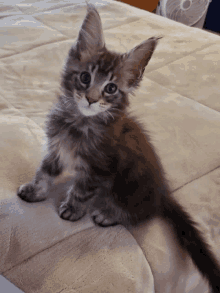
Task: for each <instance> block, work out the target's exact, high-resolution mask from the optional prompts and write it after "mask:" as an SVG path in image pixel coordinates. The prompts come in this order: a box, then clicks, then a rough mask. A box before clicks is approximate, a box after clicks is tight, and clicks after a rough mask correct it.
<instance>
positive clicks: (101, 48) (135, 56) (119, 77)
mask: <svg viewBox="0 0 220 293" xmlns="http://www.w3.org/2000/svg"><path fill="white" fill-rule="evenodd" d="M158 39H159V38H150V39H148V40H147V41H144V42H143V43H141V44H140V45H138V46H137V47H135V48H134V49H133V50H131V51H130V52H129V53H125V54H119V53H115V52H111V51H108V50H107V49H106V47H105V42H104V37H103V32H102V25H101V19H100V16H99V14H98V12H97V10H96V9H95V7H94V6H93V5H87V15H86V17H85V19H84V22H83V24H82V27H81V29H80V32H79V35H78V39H77V41H76V43H75V45H74V46H73V47H72V48H71V50H70V52H69V55H68V58H67V62H66V64H65V67H64V71H63V81H62V88H63V90H64V93H65V98H66V99H68V103H67V104H68V105H69V106H71V105H72V106H74V107H76V108H77V110H78V113H80V114H81V115H82V116H84V117H97V116H98V117H100V118H103V119H104V120H108V119H110V118H114V117H116V116H118V115H120V113H122V111H123V110H124V109H125V107H126V106H127V105H128V94H129V93H131V92H132V91H133V90H134V89H135V88H136V87H137V86H138V85H139V83H140V81H141V79H142V75H143V72H144V69H145V67H146V65H147V64H148V62H149V60H150V58H151V56H152V54H153V51H154V50H155V48H156V45H157V41H158ZM71 99H72V104H71ZM71 108H72V107H71Z"/></svg>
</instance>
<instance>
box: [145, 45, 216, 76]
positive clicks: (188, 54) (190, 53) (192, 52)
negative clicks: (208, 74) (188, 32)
mask: <svg viewBox="0 0 220 293" xmlns="http://www.w3.org/2000/svg"><path fill="white" fill-rule="evenodd" d="M215 44H216V42H215V41H214V40H213V43H211V45H204V46H202V47H200V48H198V49H196V50H194V51H191V52H189V53H187V54H185V55H183V54H182V56H181V57H180V58H177V59H175V60H173V61H170V62H168V63H166V64H165V65H163V66H160V67H158V68H155V69H152V70H149V71H146V74H148V73H151V72H153V71H156V70H158V69H161V68H163V67H166V66H167V65H169V64H172V63H174V62H176V61H179V60H181V59H183V58H185V57H187V56H190V55H192V54H194V53H196V52H199V51H202V50H204V49H206V48H208V47H211V46H213V45H215ZM146 77H148V76H146ZM149 79H150V78H149ZM152 81H154V80H153V79H152Z"/></svg>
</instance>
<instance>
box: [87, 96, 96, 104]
mask: <svg viewBox="0 0 220 293" xmlns="http://www.w3.org/2000/svg"><path fill="white" fill-rule="evenodd" d="M86 100H87V101H88V102H89V106H90V105H91V104H93V103H96V102H97V100H94V99H92V98H90V97H88V96H86Z"/></svg>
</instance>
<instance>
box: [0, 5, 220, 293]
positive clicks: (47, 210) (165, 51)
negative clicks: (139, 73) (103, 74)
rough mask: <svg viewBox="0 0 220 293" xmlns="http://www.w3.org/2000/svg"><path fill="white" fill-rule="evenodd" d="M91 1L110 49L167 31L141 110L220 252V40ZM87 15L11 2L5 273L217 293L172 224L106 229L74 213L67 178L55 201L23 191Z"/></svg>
mask: <svg viewBox="0 0 220 293" xmlns="http://www.w3.org/2000/svg"><path fill="white" fill-rule="evenodd" d="M88 2H92V3H96V6H97V9H98V11H99V13H100V16H101V19H102V22H103V29H104V35H105V40H106V44H107V47H108V48H109V49H113V50H117V51H119V52H124V51H128V50H129V49H131V48H133V47H134V46H136V45H137V44H139V43H140V42H142V41H143V40H146V39H147V38H149V37H152V36H158V35H163V38H162V39H161V40H160V42H159V44H158V47H157V49H156V51H155V54H154V55H153V58H152V59H151V61H150V63H149V65H148V66H147V68H146V71H145V74H144V79H143V82H142V84H141V87H140V88H139V89H138V90H137V91H136V96H135V97H131V99H130V100H131V106H130V107H131V110H132V111H133V112H134V113H135V114H136V115H138V117H140V119H141V120H142V121H143V123H144V124H145V126H146V129H147V130H148V132H149V133H150V135H151V138H152V142H153V144H154V146H155V148H156V150H157V152H158V155H159V157H160V158H161V161H162V164H163V166H164V169H165V171H166V175H167V179H168V180H169V184H170V188H171V190H172V193H173V196H174V197H175V198H176V199H177V200H178V201H179V202H180V203H181V204H182V205H183V206H184V207H185V208H186V210H187V211H188V212H189V213H190V214H191V216H192V217H193V218H194V219H195V221H197V222H198V223H199V227H200V229H201V230H202V231H203V233H204V234H205V237H206V238H207V241H208V242H209V243H210V244H211V245H212V248H213V251H214V253H215V254H216V256H217V257H218V258H219V260H220V235H219V234H220V113H219V111H220V82H219V81H220V37H219V36H218V35H215V34H211V33H208V32H206V31H203V30H201V29H196V28H191V27H188V26H185V25H182V24H180V23H177V22H174V21H171V20H168V19H166V18H163V17H161V16H157V15H154V14H152V13H150V12H147V11H144V10H139V9H137V8H134V7H132V6H129V5H126V4H123V3H121V2H116V1H110V0H109V1H104V0H103V1H99V0H97V1H88ZM1 3H2V2H1ZM85 14H86V5H85V3H81V4H80V1H78V0H73V1H69V0H66V1H65V0H50V1H49V0H45V1H31V0H23V1H19V0H18V1H16V3H14V2H12V0H9V1H5V3H2V4H0V135H1V140H0V272H1V274H2V275H3V276H4V277H6V278H7V279H8V280H9V281H10V282H12V283H14V284H15V285H16V286H17V287H19V288H20V289H21V290H22V291H24V292H26V293H58V292H62V293H92V292H94V293H95V292H96V293H97V292H100V293H106V292H108V293H110V292H114V293H124V292H125V293H127V292H132V293H134V292H135V293H136V292H138V293H139V292H140V293H154V292H156V293H174V292H178V293H189V292H191V293H208V292H209V291H208V286H207V284H206V282H205V281H204V280H203V279H202V277H201V275H200V274H199V273H198V271H197V270H196V269H195V267H194V266H193V264H192V262H191V260H190V258H189V257H188V255H187V254H186V253H185V252H183V251H182V250H181V248H180V247H179V246H178V245H177V242H176V239H175V235H174V233H173V231H172V229H171V227H169V226H168V224H167V223H165V222H161V220H159V219H153V220H151V221H149V222H147V223H144V224H142V225H140V226H138V227H136V228H132V229H129V230H127V229H125V228H124V227H123V226H121V225H118V226H115V227H110V228H101V227H96V226H95V225H94V224H93V223H92V221H91V220H90V219H89V217H87V216H86V217H85V218H83V219H82V220H80V221H78V222H74V223H73V222H68V221H64V220H62V219H60V218H59V216H58V214H57V201H58V199H59V197H60V196H62V194H61V193H62V184H64V183H63V182H60V183H59V184H57V186H56V187H54V189H53V190H51V192H50V196H49V198H48V200H46V201H45V202H39V203H33V204H30V203H26V202H23V201H21V200H20V199H19V198H17V196H16V190H17V188H18V186H19V185H20V184H23V183H25V182H28V181H30V180H31V179H32V176H33V175H34V173H35V170H36V168H37V167H38V165H39V163H40V160H41V158H42V156H43V154H44V152H45V136H44V121H45V116H46V114H47V112H48V110H49V109H50V107H51V106H52V104H53V102H54V101H55V99H56V97H57V94H58V91H59V81H60V72H61V69H62V65H63V62H64V60H65V58H66V55H67V52H68V50H69V48H70V46H71V45H72V43H73V42H74V40H75V38H76V36H77V34H78V31H79V28H80V25H81V24H82V20H83V18H84V16H85ZM0 291H1V289H0ZM1 292H3V291H1Z"/></svg>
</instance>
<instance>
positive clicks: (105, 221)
mask: <svg viewBox="0 0 220 293" xmlns="http://www.w3.org/2000/svg"><path fill="white" fill-rule="evenodd" d="M91 218H92V220H93V222H94V223H95V224H96V225H99V226H101V227H108V226H115V225H117V224H118V223H117V221H116V220H115V219H114V218H113V217H111V216H109V215H108V214H107V213H105V212H104V211H101V210H94V211H93V212H92V213H91Z"/></svg>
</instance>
